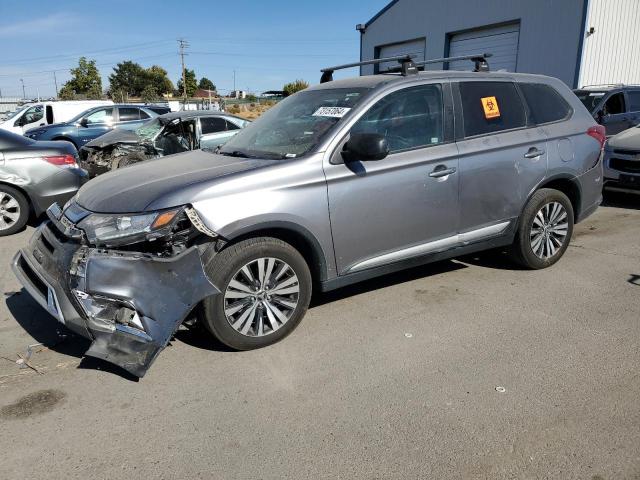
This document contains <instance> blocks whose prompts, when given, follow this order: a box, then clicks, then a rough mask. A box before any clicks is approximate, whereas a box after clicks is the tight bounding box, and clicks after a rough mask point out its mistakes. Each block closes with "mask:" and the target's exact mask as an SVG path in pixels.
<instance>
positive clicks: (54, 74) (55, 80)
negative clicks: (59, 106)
mask: <svg viewBox="0 0 640 480" xmlns="http://www.w3.org/2000/svg"><path fill="white" fill-rule="evenodd" d="M53 83H55V85H56V99H57V98H58V79H57V78H56V71H55V70H54V71H53Z"/></svg>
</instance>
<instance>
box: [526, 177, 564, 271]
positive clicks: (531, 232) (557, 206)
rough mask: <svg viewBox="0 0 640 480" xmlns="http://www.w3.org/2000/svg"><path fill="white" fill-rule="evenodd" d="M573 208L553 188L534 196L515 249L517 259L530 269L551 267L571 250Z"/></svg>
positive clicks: (542, 190) (527, 208) (530, 200)
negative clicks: (568, 249)
mask: <svg viewBox="0 0 640 480" xmlns="http://www.w3.org/2000/svg"><path fill="white" fill-rule="evenodd" d="M572 233H573V207H572V205H571V201H570V200H569V199H568V198H567V196H566V195H565V194H564V193H562V192H560V191H558V190H553V189H550V188H543V189H540V190H538V191H537V192H536V193H534V194H533V196H532V197H531V199H529V202H527V205H526V207H525V209H524V212H523V214H522V217H521V219H520V226H519V228H518V232H517V235H516V241H515V243H514V245H513V251H514V252H513V253H514V256H515V259H516V260H517V261H518V263H520V264H521V265H523V266H525V267H527V268H531V269H541V268H546V267H550V266H551V265H553V264H554V263H556V262H557V261H558V260H560V257H562V255H563V254H564V252H565V251H566V250H567V248H568V247H569V242H570V241H571V234H572Z"/></svg>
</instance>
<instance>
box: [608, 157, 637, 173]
mask: <svg viewBox="0 0 640 480" xmlns="http://www.w3.org/2000/svg"><path fill="white" fill-rule="evenodd" d="M609 167H610V168H612V169H613V170H618V171H620V172H627V173H640V161H638V160H625V159H623V158H612V159H611V160H609Z"/></svg>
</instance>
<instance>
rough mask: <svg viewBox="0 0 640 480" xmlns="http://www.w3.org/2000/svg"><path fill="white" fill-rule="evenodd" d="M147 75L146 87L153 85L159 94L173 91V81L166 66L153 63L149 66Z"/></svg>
mask: <svg viewBox="0 0 640 480" xmlns="http://www.w3.org/2000/svg"><path fill="white" fill-rule="evenodd" d="M146 77H147V78H146V80H147V81H146V85H145V88H146V87H148V86H152V87H153V88H154V89H155V91H156V92H157V94H159V95H163V94H165V93H171V92H173V83H172V82H171V80H169V76H168V75H167V71H166V70H165V69H164V68H162V67H159V66H158V65H152V66H151V67H149V68H147V70H146Z"/></svg>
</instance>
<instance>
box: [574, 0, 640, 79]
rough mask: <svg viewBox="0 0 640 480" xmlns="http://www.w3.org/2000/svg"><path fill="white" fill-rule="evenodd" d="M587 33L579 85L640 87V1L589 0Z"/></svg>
mask: <svg viewBox="0 0 640 480" xmlns="http://www.w3.org/2000/svg"><path fill="white" fill-rule="evenodd" d="M591 28H594V32H593V34H590V33H589V30H590V29H591ZM584 30H585V34H584V35H585V37H584V43H583V49H582V63H581V65H580V77H579V80H578V85H579V86H584V85H599V84H609V83H614V84H615V83H625V84H640V0H589V6H588V10H587V17H586V25H585V29H584Z"/></svg>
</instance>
